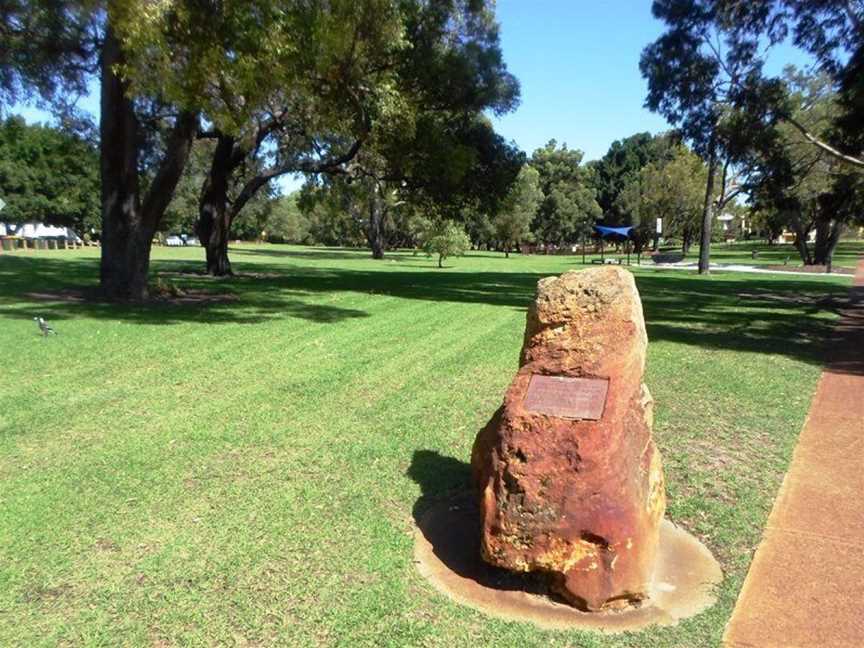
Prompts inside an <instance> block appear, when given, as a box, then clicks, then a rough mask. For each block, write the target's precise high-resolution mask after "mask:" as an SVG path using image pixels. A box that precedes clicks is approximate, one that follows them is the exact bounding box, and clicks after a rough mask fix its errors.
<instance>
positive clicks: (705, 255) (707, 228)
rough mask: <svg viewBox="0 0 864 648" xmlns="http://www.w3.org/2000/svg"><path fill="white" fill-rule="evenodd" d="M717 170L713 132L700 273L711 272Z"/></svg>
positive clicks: (710, 144) (704, 208) (709, 151)
mask: <svg viewBox="0 0 864 648" xmlns="http://www.w3.org/2000/svg"><path fill="white" fill-rule="evenodd" d="M716 171H717V138H716V135H714V134H713V133H712V135H711V141H710V142H709V144H708V181H707V182H706V183H705V203H704V204H703V206H702V237H701V238H700V240H699V246H700V247H699V274H710V273H711V226H712V224H713V221H714V205H713V196H714V174H715V173H716Z"/></svg>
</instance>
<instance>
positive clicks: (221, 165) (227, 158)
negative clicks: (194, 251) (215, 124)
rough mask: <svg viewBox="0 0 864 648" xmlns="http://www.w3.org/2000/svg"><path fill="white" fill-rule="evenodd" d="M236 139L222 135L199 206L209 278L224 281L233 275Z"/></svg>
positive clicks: (202, 240)
mask: <svg viewBox="0 0 864 648" xmlns="http://www.w3.org/2000/svg"><path fill="white" fill-rule="evenodd" d="M233 153H234V138H233V137H231V136H230V135H219V138H218V140H217V144H216V150H215V151H214V153H213V161H212V163H211V164H210V171H209V173H208V174H207V178H206V180H205V181H204V186H203V187H202V189H201V198H200V199H199V202H198V237H199V239H200V241H201V245H202V246H203V247H204V249H205V251H206V256H207V274H210V275H213V276H216V277H223V276H226V275H231V274H233V273H232V272H231V262H230V260H229V259H228V237H229V234H230V228H231V215H230V212H229V210H228V183H229V180H230V178H231V174H232V172H233V171H234V168H235V165H234V164H232V162H233V157H234V156H233Z"/></svg>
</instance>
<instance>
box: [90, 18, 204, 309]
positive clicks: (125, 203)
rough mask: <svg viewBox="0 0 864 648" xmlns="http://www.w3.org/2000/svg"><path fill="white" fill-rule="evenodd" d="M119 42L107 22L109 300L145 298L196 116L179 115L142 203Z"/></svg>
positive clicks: (103, 136)
mask: <svg viewBox="0 0 864 648" xmlns="http://www.w3.org/2000/svg"><path fill="white" fill-rule="evenodd" d="M122 64H123V53H122V50H121V47H120V43H119V42H118V41H117V39H116V37H115V36H114V33H113V30H112V29H111V24H110V11H109V16H108V25H107V26H106V29H105V42H104V45H103V47H102V60H101V61H100V67H101V79H100V81H101V89H100V115H101V116H100V123H99V135H100V147H99V153H100V176H101V182H102V196H101V199H102V238H101V265H100V271H99V281H100V287H101V290H102V293H103V295H104V296H105V297H107V298H108V299H112V300H124V301H125V300H129V301H140V300H143V299H146V298H147V276H148V272H149V270H150V247H151V243H152V240H153V235H154V234H155V232H156V228H157V226H158V225H159V221H160V220H161V219H162V215H163V214H164V213H165V209H166V207H167V206H168V203H169V202H170V201H171V197H172V196H173V195H174V189H175V188H176V187H177V182H178V181H179V180H180V176H181V174H182V173H183V167H184V166H185V164H186V160H187V159H188V157H189V151H190V150H191V146H192V139H193V137H194V133H195V130H196V128H197V123H198V116H197V115H196V114H195V113H191V112H188V111H184V112H182V113H181V114H180V115H179V116H178V118H177V121H176V123H175V125H174V127H173V128H172V131H171V133H170V135H169V137H168V140H167V142H166V147H165V156H164V158H163V160H162V162H161V164H160V166H159V168H158V170H157V172H156V175H155V176H154V178H153V182H152V183H151V186H150V189H149V191H148V193H147V195H146V196H145V198H144V200H143V202H142V200H141V195H140V191H139V182H138V162H139V132H138V130H139V123H138V118H137V117H136V115H135V109H134V106H133V103H132V100H131V99H130V98H129V97H128V94H127V91H128V87H127V84H126V82H124V81H123V79H122V78H121V77H120V76H119V75H118V74H117V68H118V67H119V66H121V65H122Z"/></svg>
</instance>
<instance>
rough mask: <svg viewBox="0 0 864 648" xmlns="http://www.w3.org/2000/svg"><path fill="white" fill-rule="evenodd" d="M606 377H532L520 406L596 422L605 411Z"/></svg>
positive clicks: (553, 414)
mask: <svg viewBox="0 0 864 648" xmlns="http://www.w3.org/2000/svg"><path fill="white" fill-rule="evenodd" d="M607 391H609V380H607V379H606V378H571V377H568V376H543V375H540V374H534V375H532V376H531V382H530V383H528V392H527V393H526V394H525V400H524V401H523V402H522V405H523V406H524V407H525V409H526V410H528V411H529V412H536V413H538V414H547V415H549V416H559V417H561V418H572V419H588V420H591V421H599V420H600V418H601V417H602V416H603V410H604V409H605V408H606V392H607Z"/></svg>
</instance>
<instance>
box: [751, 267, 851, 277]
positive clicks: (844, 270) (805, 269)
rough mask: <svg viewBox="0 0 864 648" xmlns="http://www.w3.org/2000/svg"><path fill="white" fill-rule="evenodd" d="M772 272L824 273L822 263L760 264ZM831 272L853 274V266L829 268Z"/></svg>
mask: <svg viewBox="0 0 864 648" xmlns="http://www.w3.org/2000/svg"><path fill="white" fill-rule="evenodd" d="M760 267H763V268H767V269H768V270H771V271H774V272H810V273H812V274H826V272H825V266H824V265H809V266H790V265H766V266H760ZM831 274H843V275H854V274H855V269H854V268H838V267H836V266H835V267H833V268H831Z"/></svg>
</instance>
